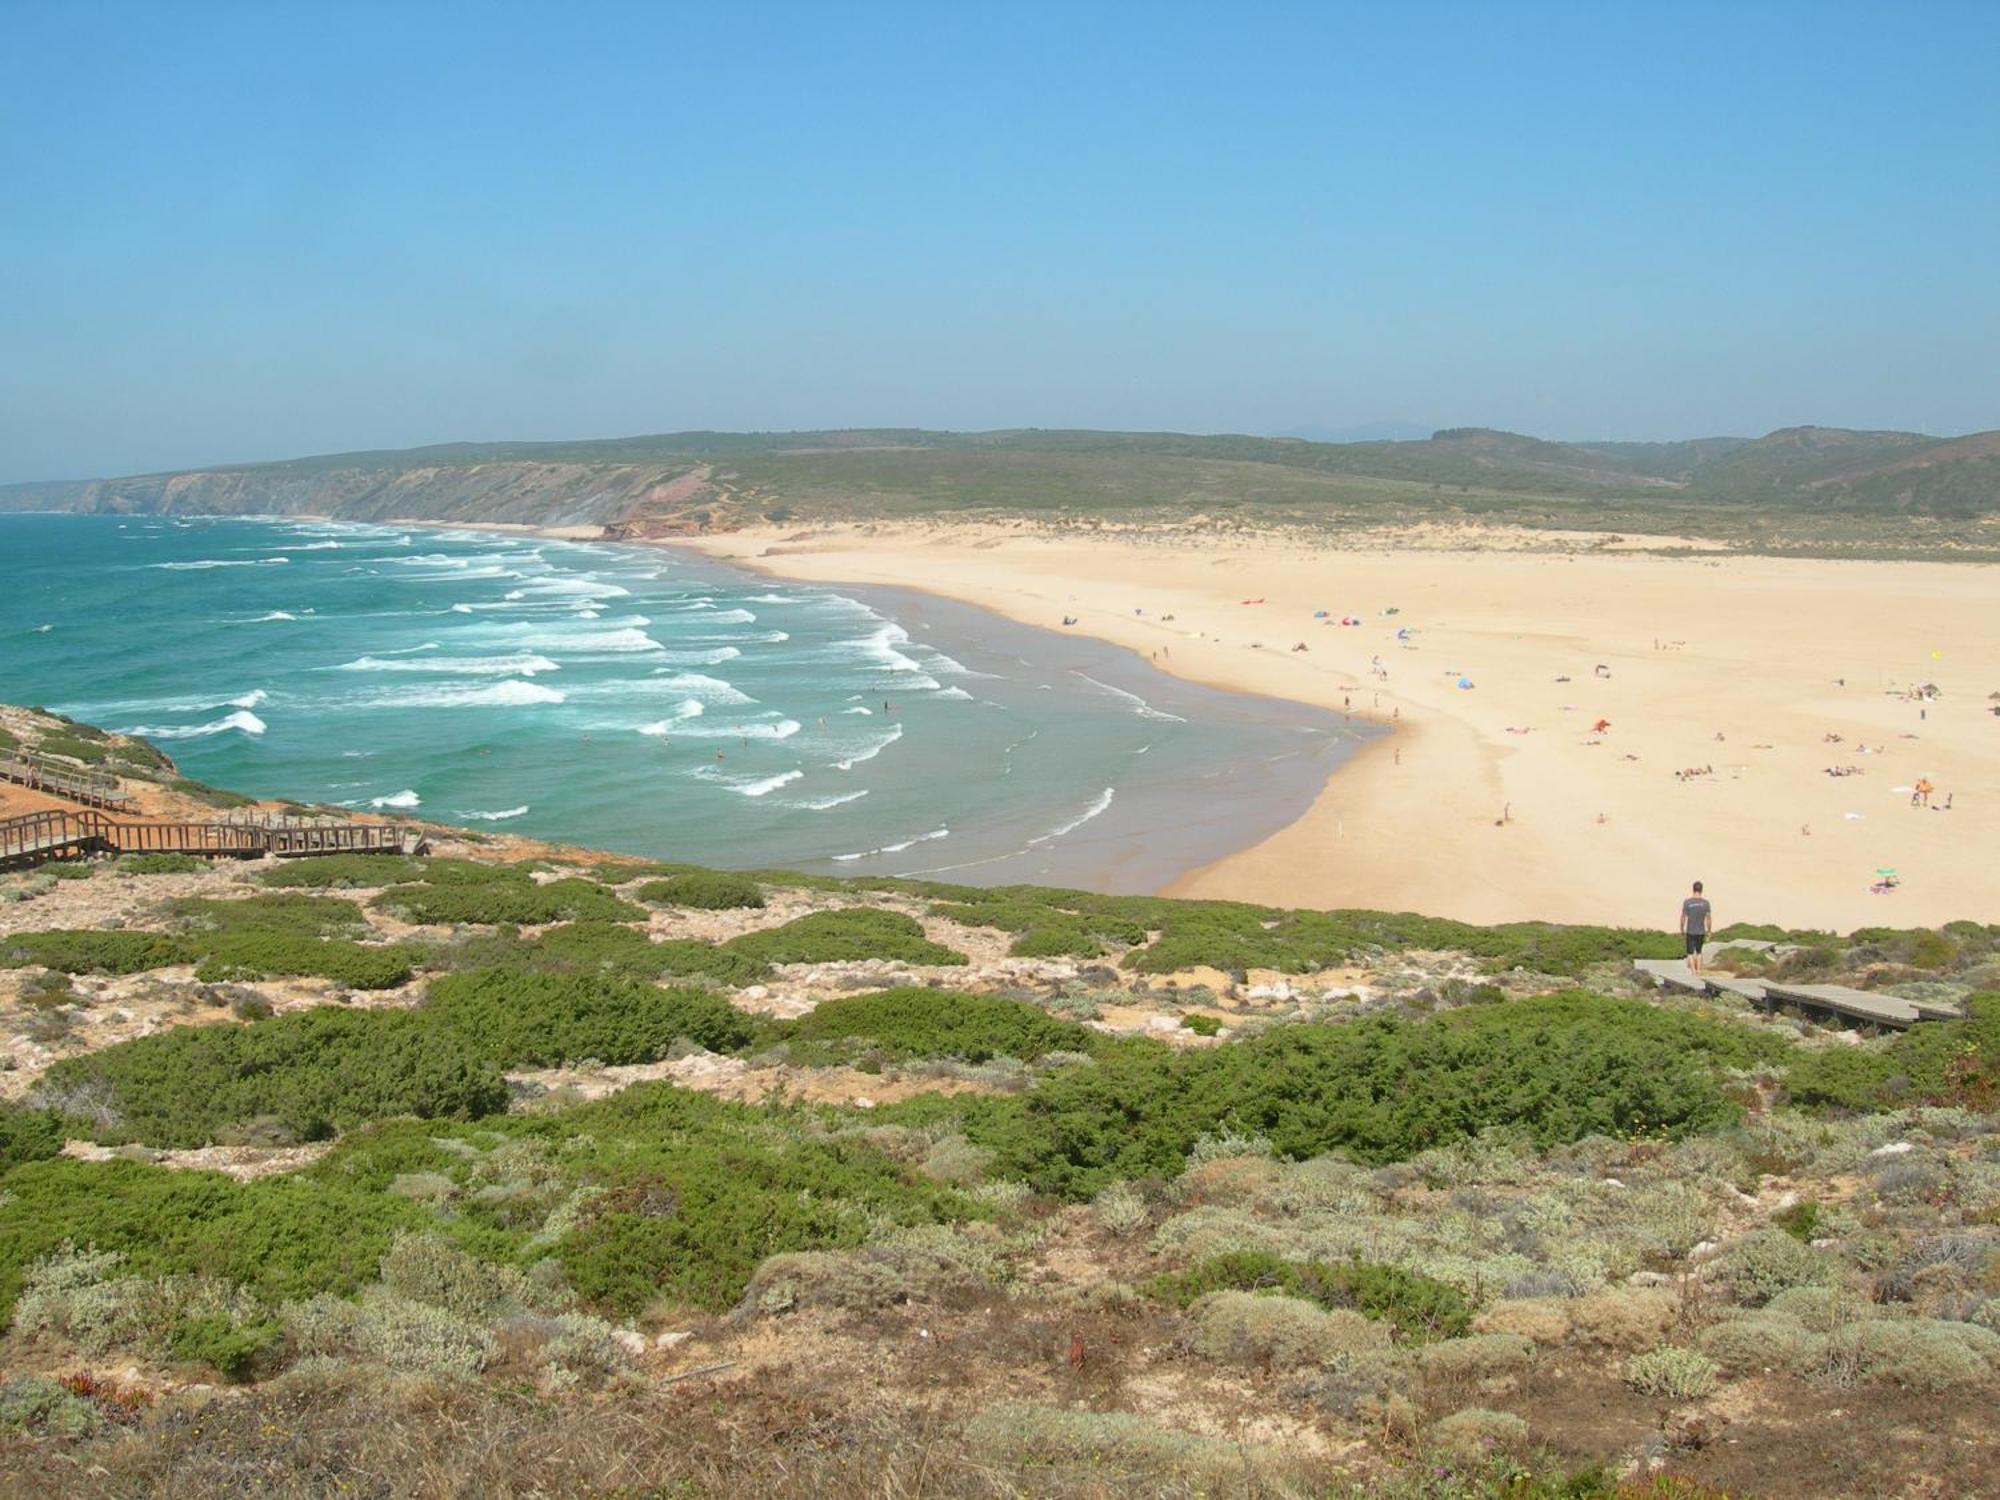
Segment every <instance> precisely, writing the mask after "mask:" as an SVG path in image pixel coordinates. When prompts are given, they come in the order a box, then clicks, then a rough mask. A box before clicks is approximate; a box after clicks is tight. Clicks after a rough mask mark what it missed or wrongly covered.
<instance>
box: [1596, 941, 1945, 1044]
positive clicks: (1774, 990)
mask: <svg viewBox="0 0 2000 1500" xmlns="http://www.w3.org/2000/svg"><path fill="white" fill-rule="evenodd" d="M1632 967H1633V969H1634V970H1635V971H1636V972H1637V973H1639V974H1642V975H1644V976H1645V977H1646V978H1648V979H1650V980H1652V981H1653V983H1654V984H1655V985H1656V986H1658V987H1660V988H1662V989H1674V990H1679V991H1681V992H1682V993H1683V994H1711V995H1714V994H1722V995H1736V996H1739V997H1741V998H1742V999H1745V1000H1748V1001H1750V1002H1751V1003H1752V1004H1754V1005H1759V1006H1762V1007H1763V1008H1764V1009H1766V1010H1775V1009H1777V1007H1778V1006H1780V1005H1794V1006H1798V1007H1800V1008H1801V1009H1804V1010H1816V1011H1824V1012H1828V1013H1830V1014H1833V1015H1836V1016H1845V1017H1846V1018H1847V1019H1849V1020H1851V1021H1862V1022H1865V1023H1867V1024H1868V1025H1871V1026H1894V1027H1897V1028H1898V1029H1901V1028H1904V1027H1908V1026H1914V1025H1916V1024H1917V1022H1919V1021H1950V1020H1957V1019H1960V1018H1961V1017H1963V1016H1964V1014H1965V1012H1964V1011H1963V1010H1961V1009H1960V1008H1959V1007H1957V1006H1955V1005H1945V1004H1942V1003H1940V1002H1938V1001H1935V1000H1905V999H1903V998H1901V997H1900V996H1897V995H1883V994H1878V993H1876V992H1874V991H1872V990H1857V989H1853V988H1851V987H1850V986H1848V985H1844V984H1785V983H1780V982H1778V981H1776V980H1770V979H1739V978H1737V977H1736V976H1734V975H1731V974H1709V973H1705V972H1704V973H1701V974H1696V973H1695V972H1693V971H1692V970H1691V969H1689V968H1688V966H1687V964H1686V962H1685V961H1683V960H1681V959H1678V958H1635V959H1633V960H1632Z"/></svg>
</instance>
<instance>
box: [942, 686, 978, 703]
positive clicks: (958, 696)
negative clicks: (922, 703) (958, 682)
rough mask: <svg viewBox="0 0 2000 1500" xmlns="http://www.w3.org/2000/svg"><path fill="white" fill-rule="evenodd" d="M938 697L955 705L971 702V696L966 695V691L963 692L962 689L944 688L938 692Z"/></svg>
mask: <svg viewBox="0 0 2000 1500" xmlns="http://www.w3.org/2000/svg"><path fill="white" fill-rule="evenodd" d="M938 696H939V697H940V698H949V699H951V700H952V701H953V702H955V703H970V702H972V694H970V693H968V692H967V691H966V690H965V689H964V688H962V687H948V688H944V689H942V690H941V691H940V692H939V693H938Z"/></svg>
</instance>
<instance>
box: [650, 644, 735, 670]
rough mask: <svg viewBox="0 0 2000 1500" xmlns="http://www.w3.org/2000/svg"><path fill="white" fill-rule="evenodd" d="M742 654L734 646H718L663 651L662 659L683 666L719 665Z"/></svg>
mask: <svg viewBox="0 0 2000 1500" xmlns="http://www.w3.org/2000/svg"><path fill="white" fill-rule="evenodd" d="M742 654H743V653H742V652H741V651H739V650H737V649H736V648H735V647H734V646H716V647H713V648H711V649H710V650H707V651H662V652H661V653H660V660H661V661H665V662H672V663H673V664H674V665H675V666H681V667H719V666H721V665H722V664H723V663H724V662H726V661H735V660H736V658H737V657H739V656H741V655H742Z"/></svg>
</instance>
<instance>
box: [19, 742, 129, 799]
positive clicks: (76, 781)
mask: <svg viewBox="0 0 2000 1500" xmlns="http://www.w3.org/2000/svg"><path fill="white" fill-rule="evenodd" d="M0 781H12V782H15V783H17V784H19V785H21V786H25V787H32V788H33V789H34V790H36V791H38V792H48V793H49V794H51V795H52V796H56V797H63V798H66V799H68V800H69V801H71V802H81V803H82V804H83V805H84V806H85V807H98V808H103V809H105V810H106V811H108V812H123V811H125V810H126V809H127V808H129V807H130V806H131V805H132V799H131V798H130V797H128V796H127V795H126V794H125V793H124V792H122V791H120V790H119V789H118V778H117V777H116V776H110V775H106V774H104V773H103V772H99V771H84V770H79V769H78V768H76V767H75V766H65V765H59V764H57V763H56V762H55V761H52V760H50V759H48V757H46V756H42V755H36V754H35V753H34V752H33V751H31V750H16V751H13V752H12V753H11V754H5V755H0Z"/></svg>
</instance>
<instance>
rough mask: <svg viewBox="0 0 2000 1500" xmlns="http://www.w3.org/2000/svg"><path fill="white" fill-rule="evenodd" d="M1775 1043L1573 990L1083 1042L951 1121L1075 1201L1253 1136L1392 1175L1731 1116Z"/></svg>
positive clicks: (1688, 1128)
mask: <svg viewBox="0 0 2000 1500" xmlns="http://www.w3.org/2000/svg"><path fill="white" fill-rule="evenodd" d="M1788 1047H1789V1044H1787V1043H1785V1042H1782V1041H1778V1040H1776V1039H1774V1038H1771V1037H1768V1036H1764V1035H1762V1034H1760V1033H1757V1032H1754V1031H1751V1030H1749V1029H1748V1028H1744V1027H1739V1026H1735V1025H1732V1024H1729V1023H1725V1022H1720V1021H1710V1020H1707V1019H1704V1018H1701V1017H1696V1016H1690V1015H1686V1014H1683V1013H1678V1012H1674V1011H1669V1010H1665V1009H1662V1008H1660V1007H1658V1006H1652V1005H1647V1004H1645V1003H1643V1002H1639V1001H1625V1000H1614V999H1610V998H1607V997H1604V996H1598V995H1587V994H1583V993H1579V992H1564V993H1562V994H1556V995H1545V996H1541V997H1539V998H1536V999H1532V1000H1512V1001H1507V1002H1504V1003H1501V1004H1495V1005H1485V1006H1478V1007H1473V1008H1469V1009H1466V1010H1460V1011H1453V1012H1450V1013H1447V1014H1445V1015H1442V1016H1437V1017H1431V1018H1427V1019H1424V1020H1416V1021H1409V1020H1398V1019H1388V1018H1370V1019H1365V1020H1361V1021H1356V1022H1351V1023H1349V1024H1346V1025H1295V1026H1284V1027H1279V1028H1275V1029H1273V1030H1271V1031H1268V1032H1266V1033H1264V1034H1262V1035H1260V1036H1257V1037H1254V1038H1252V1039H1250V1040H1249V1041H1246V1042H1242V1043H1239V1044H1238V1045H1235V1046H1231V1047H1218V1048H1211V1049H1205V1050H1202V1051H1198V1052H1176V1051H1173V1050H1171V1049H1169V1048H1166V1047H1163V1046H1161V1045H1160V1044H1158V1043H1155V1042H1151V1041H1146V1040H1137V1041H1127V1042H1119V1043H1100V1044H1099V1047H1098V1050H1097V1053H1096V1060H1095V1062H1094V1064H1093V1065H1092V1066H1090V1067H1087V1068H1066V1069H1062V1070H1060V1071H1058V1072H1055V1073H1052V1074H1050V1075H1048V1076H1047V1077H1045V1078H1043V1079H1042V1080H1041V1081H1040V1082H1039V1083H1038V1084H1037V1085H1036V1086H1035V1087H1034V1088H1033V1089H1032V1090H1031V1091H1030V1092H1028V1093H1027V1094H1025V1095H1023V1096H1020V1097H1019V1098H1016V1099H1010V1100H988V1101H981V1102H980V1103H979V1104H976V1105H975V1104H963V1105H960V1106H958V1108H959V1109H961V1110H962V1111H963V1112H964V1113H965V1118H966V1125H965V1130H966V1133H967V1134H968V1135H969V1136H970V1137H971V1138H972V1139H973V1140H974V1141H975V1142H977V1143H978V1144H980V1145H983V1146H987V1147H989V1148H990V1149H992V1150H993V1151H994V1152H995V1154H996V1158H997V1170H998V1171H999V1172H1000V1173H1001V1174H1002V1175H1009V1176H1018V1177H1020V1178H1022V1179H1023V1180H1025V1181H1027V1182H1029V1183H1030V1184H1031V1185H1033V1186H1034V1187H1036V1188H1037V1189H1039V1190H1041V1191H1043V1192H1050V1193H1057V1194H1061V1195H1064V1196H1069V1197H1075V1198H1087V1197H1089V1196H1091V1195H1092V1194H1094V1193H1096V1192H1097V1191H1098V1190H1099V1189H1100V1188H1103V1187H1105V1186H1107V1185H1108V1184H1109V1183H1111V1182H1112V1181H1115V1180H1117V1179H1118V1178H1140V1177H1147V1176H1171V1175H1173V1174H1174V1173H1176V1172H1178V1171H1179V1170H1180V1168H1181V1166H1182V1164H1183V1163H1184V1162H1185V1160H1186V1159H1187V1156H1188V1153H1189V1152H1190V1151H1191V1150H1192V1149H1193V1148H1194V1145H1195V1143H1196V1141H1197V1140H1199V1139H1200V1138H1201V1137H1202V1136H1204V1135H1210V1134H1219V1133H1222V1132H1224V1131H1227V1130H1231V1129H1234V1130H1237V1131H1240V1132H1245V1133H1251V1134H1256V1135H1261V1136H1263V1137H1265V1138H1267V1139H1268V1140H1269V1141H1270V1143H1271V1145H1272V1146H1273V1147H1274V1148H1275V1149H1276V1151H1277V1152H1278V1153H1279V1154H1280V1155H1283V1156H1287V1157H1292V1158H1306V1157H1312V1156H1317V1155H1320V1154H1322V1153H1326V1152H1331V1151H1342V1152H1345V1153H1346V1154H1348V1155H1350V1156H1352V1157H1353V1158H1355V1159H1357V1160H1360V1161H1364V1162H1369V1163H1381V1162H1387V1161H1395V1160H1399V1159H1403V1158H1407V1157H1410V1156H1414V1155H1416V1154H1418V1153H1419V1152H1422V1151H1424V1150H1427V1149H1429V1148H1431V1147H1434V1146H1440V1145H1445V1144H1448V1143H1450V1142H1452V1141H1456V1140H1460V1139H1463V1138H1465V1137H1467V1136H1471V1135H1476V1134H1478V1133H1479V1132H1480V1131H1482V1130H1485V1129H1488V1128H1491V1127H1495V1126H1513V1127H1518V1128H1519V1129H1520V1130H1521V1131H1522V1132H1523V1133H1524V1135H1525V1137H1526V1138H1527V1139H1529V1140H1531V1141H1533V1142H1534V1143H1535V1144H1538V1145H1544V1146H1546V1145H1551V1144H1555V1143H1557V1142H1562V1141H1571V1140H1578V1139H1581V1138H1583V1137H1585V1136H1590V1135H1605V1136H1618V1137H1634V1136H1667V1137H1679V1136H1682V1135H1686V1134H1688V1133H1690V1132H1693V1131H1697V1130H1702V1129H1707V1128H1711V1127H1714V1126H1717V1125H1721V1124H1725V1123H1727V1122H1729V1121H1731V1120H1733V1119H1735V1118H1737V1116H1738V1114H1739V1109H1738V1106H1737V1105H1736V1104H1735V1103H1734V1101H1733V1100H1732V1099H1731V1097H1730V1095H1729V1092H1728V1089H1727V1087H1726V1080H1725V1078H1724V1076H1723V1070H1724V1069H1725V1068H1730V1067H1745V1066H1749V1065H1751V1064H1753V1063H1755V1062H1758V1061H1761V1060H1764V1059H1767V1058H1770V1057H1773V1056H1781V1055H1783V1054H1784V1053H1785V1052H1786V1051H1787V1050H1788Z"/></svg>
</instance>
